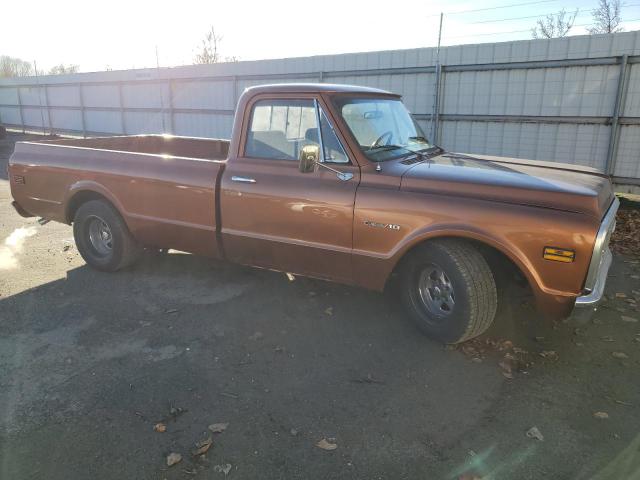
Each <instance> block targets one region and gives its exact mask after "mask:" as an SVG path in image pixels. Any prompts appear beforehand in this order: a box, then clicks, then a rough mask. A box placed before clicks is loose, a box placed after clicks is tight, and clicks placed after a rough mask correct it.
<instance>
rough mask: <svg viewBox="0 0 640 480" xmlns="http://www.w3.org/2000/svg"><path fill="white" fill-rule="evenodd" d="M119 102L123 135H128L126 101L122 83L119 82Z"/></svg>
mask: <svg viewBox="0 0 640 480" xmlns="http://www.w3.org/2000/svg"><path fill="white" fill-rule="evenodd" d="M118 101H119V102H120V126H121V128H122V134H123V135H126V134H127V123H126V121H125V118H124V100H123V96H122V83H121V82H118Z"/></svg>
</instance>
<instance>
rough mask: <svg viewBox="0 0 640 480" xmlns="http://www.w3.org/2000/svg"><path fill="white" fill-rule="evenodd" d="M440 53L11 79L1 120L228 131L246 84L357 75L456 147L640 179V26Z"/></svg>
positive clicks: (3, 89)
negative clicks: (392, 95) (396, 98)
mask: <svg viewBox="0 0 640 480" xmlns="http://www.w3.org/2000/svg"><path fill="white" fill-rule="evenodd" d="M435 56H436V52H435V49H433V48H420V49H412V50H397V51H384V52H369V53H353V54H343V55H325V56H315V57H305V58H287V59H280V60H260V61H252V62H238V63H227V64H217V65H192V66H184V67H177V68H161V69H142V70H123V71H112V72H95V73H82V74H73V75H62V76H42V77H40V78H39V79H36V78H34V77H27V78H17V79H2V80H0V122H1V123H3V124H5V125H8V126H10V127H14V128H20V129H22V128H25V129H29V130H46V131H47V132H49V131H53V132H58V133H71V134H79V135H96V134H98V135H99V134H139V133H160V132H168V133H174V134H177V135H190V136H203V137H228V136H229V135H230V133H231V126H232V119H233V112H234V108H235V105H236V101H237V98H238V96H239V94H240V93H241V92H242V91H243V89H245V88H246V87H248V86H251V85H258V84H263V83H282V82H310V81H323V82H332V83H350V84H357V85H367V86H374V87H379V88H383V89H386V90H391V91H394V92H397V93H401V94H402V95H403V96H404V100H405V102H406V104H407V105H408V107H409V109H410V110H411V111H412V112H413V113H414V114H416V117H417V119H418V121H419V122H420V123H421V124H422V126H423V128H424V129H425V131H426V132H428V133H429V135H430V136H431V138H434V137H435V139H436V141H437V142H438V143H439V144H441V145H442V146H444V147H445V148H447V149H449V150H454V151H464V152H471V153H488V154H494V155H508V156H516V157H523V158H534V159H541V160H552V161H563V162H569V163H577V164H581V165H589V166H593V167H596V168H599V169H601V170H603V171H607V172H609V173H611V174H613V175H614V176H615V177H618V178H617V181H618V182H620V183H627V184H640V153H639V152H640V65H639V63H640V32H628V33H618V34H612V35H591V36H576V37H568V38H563V39H552V40H524V41H516V42H505V43H493V44H478V45H460V46H453V47H444V48H442V49H441V51H440V65H441V67H436V66H435V65H436V58H435ZM434 104H435V105H436V108H434ZM434 114H435V116H434Z"/></svg>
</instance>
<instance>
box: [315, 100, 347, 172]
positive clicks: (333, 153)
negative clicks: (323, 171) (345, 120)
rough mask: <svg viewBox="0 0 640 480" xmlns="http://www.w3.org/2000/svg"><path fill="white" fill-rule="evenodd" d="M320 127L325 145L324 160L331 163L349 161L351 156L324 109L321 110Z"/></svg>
mask: <svg viewBox="0 0 640 480" xmlns="http://www.w3.org/2000/svg"><path fill="white" fill-rule="evenodd" d="M320 129H321V130H322V145H323V146H324V161H325V162H331V163H349V158H348V157H347V154H346V153H345V152H344V149H343V148H342V144H341V143H340V141H339V140H338V137H337V135H336V132H334V131H333V128H331V124H330V123H329V121H328V120H327V117H326V116H325V114H324V112H323V111H322V109H321V110H320Z"/></svg>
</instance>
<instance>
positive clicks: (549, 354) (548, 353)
mask: <svg viewBox="0 0 640 480" xmlns="http://www.w3.org/2000/svg"><path fill="white" fill-rule="evenodd" d="M540 356H541V357H542V358H548V359H550V360H557V359H558V354H557V353H556V351H555V350H543V351H541V352H540Z"/></svg>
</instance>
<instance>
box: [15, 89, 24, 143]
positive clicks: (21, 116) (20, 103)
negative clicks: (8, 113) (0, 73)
mask: <svg viewBox="0 0 640 480" xmlns="http://www.w3.org/2000/svg"><path fill="white" fill-rule="evenodd" d="M16 94H17V95H18V108H19V110H18V111H19V112H20V125H22V133H25V125H24V113H23V112H22V95H20V86H17V87H16Z"/></svg>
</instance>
